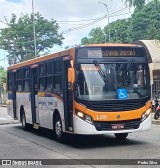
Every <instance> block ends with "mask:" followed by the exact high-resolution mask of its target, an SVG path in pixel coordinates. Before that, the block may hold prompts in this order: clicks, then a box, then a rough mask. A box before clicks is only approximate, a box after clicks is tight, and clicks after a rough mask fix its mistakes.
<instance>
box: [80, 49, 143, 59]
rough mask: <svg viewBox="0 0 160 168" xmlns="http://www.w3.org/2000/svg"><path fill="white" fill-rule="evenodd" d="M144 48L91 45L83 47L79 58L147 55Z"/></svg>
mask: <svg viewBox="0 0 160 168" xmlns="http://www.w3.org/2000/svg"><path fill="white" fill-rule="evenodd" d="M145 56H146V53H145V52H144V49H143V48H138V47H97V48H96V47H90V48H87V47H86V48H81V49H79V51H78V58H92V59H93V58H104V57H145Z"/></svg>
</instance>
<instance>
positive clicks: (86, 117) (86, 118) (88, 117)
mask: <svg viewBox="0 0 160 168" xmlns="http://www.w3.org/2000/svg"><path fill="white" fill-rule="evenodd" d="M85 121H86V122H88V123H90V124H92V118H91V117H90V116H88V115H86V116H85Z"/></svg>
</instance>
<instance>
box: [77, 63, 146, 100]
mask: <svg viewBox="0 0 160 168" xmlns="http://www.w3.org/2000/svg"><path fill="white" fill-rule="evenodd" d="M148 73H149V72H148V68H147V65H146V64H137V63H132V62H131V63H109V64H98V63H97V62H94V64H80V65H78V66H77V68H76V83H75V96H76V97H77V98H79V99H83V100H111V99H119V100H121V99H137V98H143V97H147V96H148V95H149V92H148V91H149V79H148Z"/></svg>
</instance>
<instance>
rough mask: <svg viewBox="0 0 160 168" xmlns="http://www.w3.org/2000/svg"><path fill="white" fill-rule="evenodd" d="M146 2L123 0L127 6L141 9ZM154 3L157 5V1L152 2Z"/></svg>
mask: <svg viewBox="0 0 160 168" xmlns="http://www.w3.org/2000/svg"><path fill="white" fill-rule="evenodd" d="M147 1H148V0H125V4H129V7H132V6H133V7H135V8H138V9H141V8H143V7H144V5H145V4H146V3H147ZM153 1H154V2H155V3H158V0H153Z"/></svg>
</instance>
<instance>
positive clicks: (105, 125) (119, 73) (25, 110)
mask: <svg viewBox="0 0 160 168" xmlns="http://www.w3.org/2000/svg"><path fill="white" fill-rule="evenodd" d="M150 90H151V89H150V78H149V67H148V61H147V55H146V52H145V49H144V48H143V47H141V46H138V45H132V44H92V45H85V46H79V47H74V48H71V49H67V50H64V51H61V52H57V53H53V54H50V55H46V56H42V57H38V58H35V59H32V60H28V61H25V62H21V63H18V64H15V65H12V66H10V67H9V68H8V113H9V114H10V115H11V116H12V117H13V118H14V119H18V120H20V121H21V122H22V127H23V129H24V130H26V129H27V127H28V126H29V125H33V128H37V129H38V128H40V127H43V128H47V129H51V130H53V132H54V133H55V135H56V138H57V140H58V141H62V140H63V139H64V134H65V133H71V134H83V135H84V134H85V135H86V134H87V135H91V134H92V135H93V134H110V133H111V134H115V136H116V138H118V139H125V138H126V137H127V135H128V133H132V132H137V131H144V130H148V129H150V127H151V109H150V106H151V101H150Z"/></svg>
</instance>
